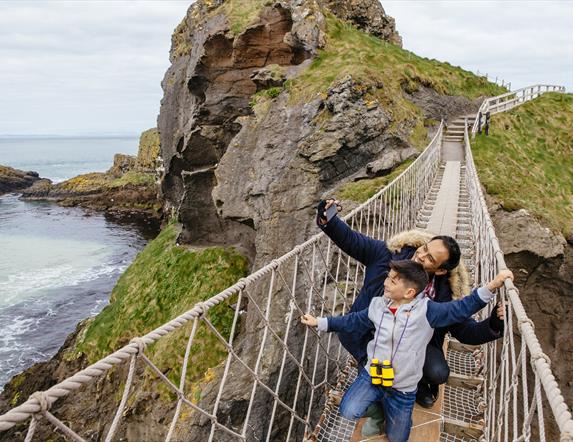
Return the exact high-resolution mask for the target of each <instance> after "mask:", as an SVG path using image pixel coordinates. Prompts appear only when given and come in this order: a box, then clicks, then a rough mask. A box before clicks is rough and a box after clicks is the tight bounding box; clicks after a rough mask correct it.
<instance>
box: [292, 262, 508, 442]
mask: <svg viewBox="0 0 573 442" xmlns="http://www.w3.org/2000/svg"><path fill="white" fill-rule="evenodd" d="M507 278H510V279H513V274H512V273H511V272H510V271H509V270H502V271H501V272H500V273H499V274H498V275H497V276H496V277H495V279H494V280H493V281H491V282H489V283H488V284H487V285H486V286H484V287H481V288H479V289H475V290H473V291H472V294H471V295H470V296H467V297H465V298H463V299H461V300H458V301H451V302H444V303H437V302H433V301H431V300H430V299H429V298H427V297H425V296H424V295H423V293H422V291H423V290H424V287H426V285H427V284H428V275H427V273H426V271H425V270H424V268H423V266H422V265H421V264H419V263H417V262H415V261H412V260H403V261H393V262H391V263H390V273H389V274H388V277H387V278H386V281H385V282H384V296H382V297H375V298H373V299H372V301H371V303H370V306H369V307H368V308H366V309H364V310H361V311H359V312H353V313H349V314H347V315H344V316H337V317H328V318H315V317H313V316H311V315H303V316H302V317H301V322H302V323H303V324H306V325H308V326H310V327H318V329H319V330H320V331H327V332H340V331H343V332H346V333H353V332H360V333H362V332H363V331H364V330H365V329H366V330H374V339H372V340H371V341H370V342H369V343H368V361H369V363H370V362H372V360H373V359H378V360H379V361H383V360H389V361H390V362H391V365H392V368H393V369H394V381H393V385H392V387H391V388H388V387H381V386H379V385H373V383H372V378H371V377H370V374H369V373H368V371H366V370H367V369H368V368H365V369H361V370H360V373H359V374H358V377H357V379H356V380H355V381H354V383H353V384H352V385H351V386H350V387H349V389H348V391H346V393H345V394H344V397H343V398H342V401H341V403H340V408H339V411H340V414H341V415H342V416H344V417H345V418H347V419H352V420H355V419H359V418H360V417H362V416H363V415H364V412H365V411H366V409H367V408H368V406H369V405H371V404H372V403H374V402H377V401H379V402H381V403H382V405H383V408H384V415H385V418H386V419H385V420H386V423H385V425H386V435H387V437H388V439H389V440H390V442H406V441H407V440H408V436H409V435H410V428H411V425H412V424H411V420H412V410H413V408H414V402H415V400H416V385H417V384H418V381H419V380H420V378H421V377H422V370H423V365H424V358H425V352H426V346H427V345H428V342H429V341H430V339H431V338H432V335H433V332H434V328H436V327H445V326H448V325H450V324H455V323H458V322H460V321H463V320H464V319H466V318H468V317H470V316H471V315H473V314H474V313H477V312H478V311H479V310H481V309H482V308H483V307H485V306H486V304H487V303H488V302H489V301H490V300H491V299H492V298H493V296H494V295H493V293H492V291H493V290H495V289H497V288H499V287H501V286H502V285H503V283H504V281H505V280H506V279H507ZM369 363H368V364H367V366H368V365H369Z"/></svg>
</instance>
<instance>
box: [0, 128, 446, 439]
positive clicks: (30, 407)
mask: <svg viewBox="0 0 573 442" xmlns="http://www.w3.org/2000/svg"><path fill="white" fill-rule="evenodd" d="M443 127H444V125H443V122H441V123H440V126H439V128H438V130H437V132H436V134H435V135H434V137H433V138H432V140H431V141H430V143H429V144H428V147H427V148H426V149H425V150H424V151H423V152H422V153H421V154H420V155H419V156H418V157H417V158H416V160H415V161H414V162H413V163H412V164H411V165H410V166H409V167H408V168H407V169H406V170H404V171H403V172H402V173H401V174H400V175H399V176H398V177H396V178H395V179H394V180H393V181H392V182H391V183H390V184H389V185H388V186H386V187H385V188H383V189H381V190H379V191H378V192H377V193H376V194H375V195H373V196H372V197H371V198H369V199H368V200H367V201H366V202H364V203H362V204H361V205H359V206H358V207H356V208H355V209H354V210H352V211H351V212H350V213H348V214H347V215H346V216H344V217H343V219H344V220H345V221H347V222H348V221H351V223H353V224H354V222H355V218H356V217H357V216H361V215H362V213H363V212H364V211H367V210H370V208H371V207H372V206H373V205H374V204H375V203H376V204H378V203H379V201H380V200H381V198H383V197H384V198H385V200H386V201H385V204H387V205H389V206H391V208H392V207H395V206H393V205H394V204H395V205H397V203H398V202H402V203H405V202H406V199H405V198H404V195H401V196H400V198H401V199H400V201H398V200H396V201H395V202H393V201H390V200H391V199H396V197H397V196H398V195H399V194H400V193H401V190H400V189H397V188H398V187H399V186H400V185H401V184H403V183H404V182H405V181H408V183H409V184H410V185H411V184H413V183H414V181H415V182H416V183H418V184H420V185H419V191H418V193H419V195H418V197H417V204H418V206H420V207H421V204H422V202H423V192H424V191H425V188H426V187H428V185H429V184H430V183H431V181H432V179H433V174H435V171H436V170H437V165H438V162H439V145H440V144H441V136H442V131H443ZM428 161H430V162H432V163H433V166H432V167H428V164H427V163H428ZM422 165H423V166H422ZM415 170H418V171H421V172H422V174H423V176H422V177H421V178H420V179H413V178H412V177H410V176H409V174H412V171H415ZM422 184H425V185H422ZM409 203H411V201H409ZM378 205H379V204H378ZM391 208H390V209H389V210H391ZM379 209H380V207H378V208H377V209H374V210H379ZM418 209H419V207H418ZM394 218H395V219H394V221H398V219H397V216H395V217H394ZM356 222H357V223H361V222H362V219H360V220H359V221H356ZM413 222H414V217H413V215H412V216H411V219H410V221H409V224H410V225H412V224H413ZM395 224H396V225H398V224H399V225H400V227H402V226H403V225H404V224H403V223H395ZM398 230H400V228H399V227H397V226H396V227H393V231H398ZM324 240H326V241H327V242H328V244H330V241H329V240H328V239H327V237H326V236H325V234H324V233H322V232H320V233H318V234H316V235H314V236H312V237H311V238H310V239H308V240H307V241H305V242H304V243H302V244H300V245H298V246H296V247H294V248H293V249H292V250H291V251H289V252H287V253H285V254H284V255H282V256H281V257H279V258H277V259H275V260H273V261H271V262H270V263H269V264H267V265H265V266H264V267H262V268H261V269H259V270H257V271H255V272H254V273H252V274H251V275H249V276H247V277H245V278H242V279H240V280H239V281H238V282H237V283H235V284H234V285H232V286H231V287H229V288H227V289H226V290H224V291H222V292H220V293H219V294H217V295H215V296H213V297H211V298H210V299H208V300H206V301H203V302H200V303H198V304H196V305H195V306H194V307H193V308H192V309H190V310H188V311H187V312H185V313H183V314H181V315H179V316H178V317H176V318H175V319H173V320H171V321H170V322H168V323H166V324H164V325H162V326H160V327H158V328H156V329H155V330H153V331H151V332H149V333H147V334H146V335H144V336H142V337H139V338H134V339H133V340H132V341H131V342H130V343H129V344H127V345H126V346H124V347H122V348H121V349H119V350H117V351H115V352H113V353H112V354H110V355H108V356H106V357H105V358H102V359H101V360H99V361H97V362H96V363H94V364H92V365H90V366H88V367H87V368H85V369H83V370H81V371H79V372H78V373H76V374H74V375H73V376H71V377H70V378H67V379H65V380H64V381H62V382H60V383H58V384H56V385H54V386H53V387H51V388H49V389H48V390H46V391H44V392H42V393H43V396H44V397H45V398H46V401H47V408H48V409H49V408H50V407H51V406H52V405H53V404H54V403H55V402H56V401H57V400H58V399H60V398H62V397H65V396H67V395H68V394H70V393H71V392H72V391H74V390H77V389H79V388H80V387H82V386H83V385H86V384H89V383H91V382H93V380H94V379H95V378H97V377H100V376H102V375H103V374H104V373H106V372H107V371H109V370H110V369H112V368H113V367H114V366H117V365H120V364H123V363H125V362H127V361H128V360H133V357H134V355H135V356H141V355H143V351H142V350H143V348H144V347H145V346H148V345H150V344H152V343H154V342H156V341H157V340H158V339H160V338H162V337H163V336H165V335H167V334H169V333H171V332H173V331H174V330H176V329H178V328H180V327H182V326H183V325H185V324H186V323H188V322H189V321H192V320H193V321H197V320H199V319H203V318H204V315H205V314H206V313H207V312H208V311H209V309H211V308H212V307H214V306H216V305H218V304H220V303H222V302H224V301H225V300H227V299H229V298H230V297H231V296H234V295H239V294H241V293H242V292H243V291H245V290H246V289H247V288H248V287H249V286H251V285H254V284H255V283H256V282H257V281H259V280H260V279H262V278H263V277H265V276H268V275H269V274H274V273H275V271H276V269H277V268H279V267H280V266H281V265H283V264H285V263H287V262H288V261H290V260H292V259H293V258H298V257H299V256H301V255H302V254H303V253H304V252H305V251H309V250H311V249H313V248H316V245H317V243H318V242H320V241H324ZM340 256H341V255H340ZM339 259H340V257H339ZM237 311H238V309H237ZM301 311H302V310H301ZM142 345H143V348H142ZM146 363H148V365H149V364H150V363H151V361H146ZM131 373H132V370H130V375H131ZM314 388H316V386H314ZM127 390H128V388H127V387H126V391H127ZM188 405H189V404H188ZM283 405H285V404H283ZM285 406H286V405H285ZM121 408H122V407H121V406H120V409H121ZM41 411H42V407H41V404H40V403H39V400H38V398H37V396H36V395H31V396H30V398H29V399H28V400H27V401H26V402H24V403H23V404H21V405H19V406H17V407H14V408H12V409H11V410H9V411H8V412H7V413H5V414H3V415H0V431H5V430H8V429H10V428H11V427H13V426H14V425H15V424H17V423H19V422H22V421H25V420H27V419H29V418H30V417H32V418H33V419H34V420H33V422H34V426H35V418H34V416H35V415H37V413H39V412H41ZM119 414H121V413H119V410H118V413H117V415H119ZM210 417H211V418H212V415H210ZM116 425H117V423H116V422H115V421H114V425H113V429H114V431H115V426H116ZM308 427H309V428H310V425H308ZM108 439H109V438H108ZM78 440H79V439H78ZM106 440H107V439H106Z"/></svg>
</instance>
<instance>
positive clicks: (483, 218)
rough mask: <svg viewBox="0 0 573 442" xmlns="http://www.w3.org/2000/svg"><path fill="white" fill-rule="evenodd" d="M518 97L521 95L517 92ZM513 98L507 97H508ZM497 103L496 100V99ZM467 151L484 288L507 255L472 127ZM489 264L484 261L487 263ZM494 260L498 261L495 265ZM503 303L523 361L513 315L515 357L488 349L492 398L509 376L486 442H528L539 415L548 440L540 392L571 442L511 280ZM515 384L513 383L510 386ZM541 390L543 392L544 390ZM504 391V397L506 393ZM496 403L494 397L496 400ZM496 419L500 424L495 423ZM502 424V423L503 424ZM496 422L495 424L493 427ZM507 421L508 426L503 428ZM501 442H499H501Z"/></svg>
mask: <svg viewBox="0 0 573 442" xmlns="http://www.w3.org/2000/svg"><path fill="white" fill-rule="evenodd" d="M543 86H544V85H536V86H532V87H529V88H524V89H522V90H523V91H524V95H525V93H529V91H531V90H533V89H534V88H537V89H538V91H539V90H540V89H541V87H543ZM549 87H551V88H558V90H559V91H564V90H565V89H564V88H563V87H560V86H557V87H556V86H552V85H550V86H549ZM516 92H518V91H516ZM508 95H509V94H505V96H508ZM495 98H497V97H495ZM464 151H465V156H466V167H467V174H466V184H467V186H468V189H470V188H471V193H473V196H474V197H473V198H472V199H471V201H472V204H471V207H472V219H474V220H477V221H475V223H474V228H476V229H478V230H480V233H479V234H478V235H476V236H478V237H479V238H481V244H480V243H478V244H476V247H478V248H481V250H476V255H477V256H478V257H481V260H480V262H479V265H480V267H481V275H480V276H481V282H482V283H484V282H486V281H487V280H488V279H489V278H491V276H492V275H493V274H495V273H497V271H499V270H501V269H507V265H506V263H505V259H504V254H503V252H502V250H501V247H500V245H499V241H498V239H497V236H496V234H495V229H494V226H493V222H492V220H491V217H490V215H489V212H488V210H487V204H486V201H485V197H484V195H483V191H482V188H481V185H480V181H479V177H478V174H477V170H476V167H475V163H474V160H473V154H472V149H471V142H470V132H469V130H468V125H466V126H465V131H464ZM484 258H485V259H484ZM491 258H494V259H493V261H492V259H491ZM504 297H506V298H507V300H508V304H509V306H510V308H511V312H512V313H513V314H514V315H515V317H516V320H517V328H518V330H519V331H520V332H521V334H522V340H523V343H522V349H521V352H522V358H520V359H519V360H516V358H515V343H514V339H513V324H512V320H511V319H512V315H511V314H510V315H509V321H508V320H506V322H507V324H506V333H505V336H504V341H503V348H502V358H503V355H505V357H506V358H508V353H511V354H512V358H508V360H503V361H502V364H499V363H498V362H499V360H498V358H497V357H496V352H495V344H490V347H491V348H490V352H489V354H488V356H489V358H488V369H487V373H488V375H489V376H488V379H489V381H490V385H489V393H490V395H491V394H493V395H495V392H496V387H497V386H498V385H497V384H498V381H497V379H498V373H499V372H498V368H500V369H502V368H504V369H505V371H504V372H503V373H502V376H501V378H503V375H505V379H503V382H501V381H500V383H501V386H500V387H501V388H500V391H499V402H498V403H497V404H496V402H495V400H493V401H488V402H487V410H486V415H489V421H488V424H489V425H487V426H486V439H487V440H492V439H493V438H494V436H495V435H496V433H497V434H498V436H499V437H500V438H501V433H502V431H503V432H504V436H505V437H504V439H503V440H508V436H509V433H510V432H512V433H513V439H512V440H529V438H530V436H531V428H530V426H531V423H532V419H531V418H532V417H533V414H534V412H535V410H537V413H538V416H539V429H538V431H539V438H540V440H545V437H546V436H545V434H544V419H543V417H542V409H543V405H542V398H541V390H543V392H544V393H545V398H546V399H547V401H548V402H549V405H550V408H551V411H552V414H553V417H554V418H555V421H556V423H557V425H558V427H559V431H560V440H561V441H573V419H572V416H571V413H570V411H569V407H568V406H567V404H566V403H565V399H564V398H563V396H562V394H561V391H560V389H559V386H558V385H557V382H556V381H555V378H554V376H553V374H552V372H551V367H550V361H549V358H548V357H547V356H546V355H545V354H544V353H543V351H542V349H541V344H540V343H539V340H538V339H537V336H536V334H535V331H534V326H533V322H532V321H531V320H530V319H529V317H528V316H527V313H526V312H525V308H524V306H523V304H522V302H521V299H520V297H519V291H518V290H517V288H516V287H515V285H514V284H513V282H512V281H511V280H506V281H505V291H504ZM526 351H529V353H530V355H531V356H530V359H531V364H532V367H533V370H534V374H535V383H536V392H535V395H534V399H533V400H532V406H531V409H529V410H527V411H526V412H525V415H526V416H527V418H524V422H523V427H522V429H521V430H522V434H521V435H520V434H519V429H518V425H517V424H518V419H519V415H518V413H517V407H518V393H519V392H518V382H517V381H518V377H519V371H520V370H522V373H521V376H522V380H523V382H524V385H523V388H522V392H521V393H522V400H523V403H524V407H525V408H526V409H527V402H528V400H529V398H528V393H527V387H526V382H527V381H526V378H527V374H526V370H525V363H524V362H523V361H525V357H526V354H525V352H526ZM512 364H513V368H514V372H513V373H510V368H511V365H512ZM494 379H496V380H495V381H492V380H494ZM510 379H511V382H510ZM540 386H542V387H543V388H542V389H541V388H540ZM504 390H505V391H504ZM493 399H495V397H494V398H493ZM511 400H513V409H512V410H509V408H508V407H509V404H510V402H511ZM496 405H497V407H498V415H497V416H495V406H496ZM510 413H511V414H512V417H513V420H514V422H513V423H512V428H509V425H508V420H509V419H508V418H509V415H510ZM502 414H505V415H506V416H505V419H500V418H501V417H502ZM496 418H497V419H496ZM500 420H501V422H500ZM494 421H495V424H496V425H494ZM504 421H505V426H504ZM498 440H499V439H498Z"/></svg>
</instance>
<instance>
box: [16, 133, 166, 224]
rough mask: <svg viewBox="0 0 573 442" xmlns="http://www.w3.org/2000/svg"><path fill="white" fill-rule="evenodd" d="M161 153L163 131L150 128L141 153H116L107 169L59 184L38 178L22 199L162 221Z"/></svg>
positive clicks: (141, 139)
mask: <svg viewBox="0 0 573 442" xmlns="http://www.w3.org/2000/svg"><path fill="white" fill-rule="evenodd" d="M158 156H159V134H158V132H157V129H149V130H147V131H145V132H143V133H142V134H141V136H140V140H139V150H138V154H137V156H131V155H124V154H116V155H115V157H114V162H113V166H112V167H111V168H110V169H109V170H108V171H107V172H103V173H101V172H92V173H87V174H83V175H78V176H76V177H74V178H71V179H69V180H66V181H63V182H61V183H57V184H53V183H52V182H51V181H50V180H46V179H44V180H40V181H37V182H35V183H34V185H33V186H31V187H29V188H27V189H26V190H24V191H23V192H22V198H24V199H27V200H50V201H55V202H57V203H59V204H62V205H65V206H79V207H84V208H87V209H93V210H103V211H106V212H108V213H110V214H114V215H118V216H121V217H125V216H137V217H139V218H144V219H146V220H159V219H160V218H161V203H160V201H159V199H158V189H157V182H156V181H157V177H156V174H157V172H156V168H157V166H158V164H157V161H158Z"/></svg>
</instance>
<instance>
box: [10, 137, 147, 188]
mask: <svg viewBox="0 0 573 442" xmlns="http://www.w3.org/2000/svg"><path fill="white" fill-rule="evenodd" d="M138 143H139V140H138V138H137V137H106V138H98V137H92V138H69V137H65V138H64V137H61V138H57V137H54V138H0V164H2V165H4V166H10V167H14V168H16V169H22V170H33V171H36V172H38V173H39V174H40V176H41V177H42V178H49V179H51V180H52V181H54V182H56V183H57V182H60V181H64V180H67V179H68V178H72V177H74V176H76V175H80V174H82V173H88V172H105V171H106V170H107V169H109V168H110V167H111V166H112V164H113V156H114V154H116V153H124V154H128V155H135V154H137V149H138Z"/></svg>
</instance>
